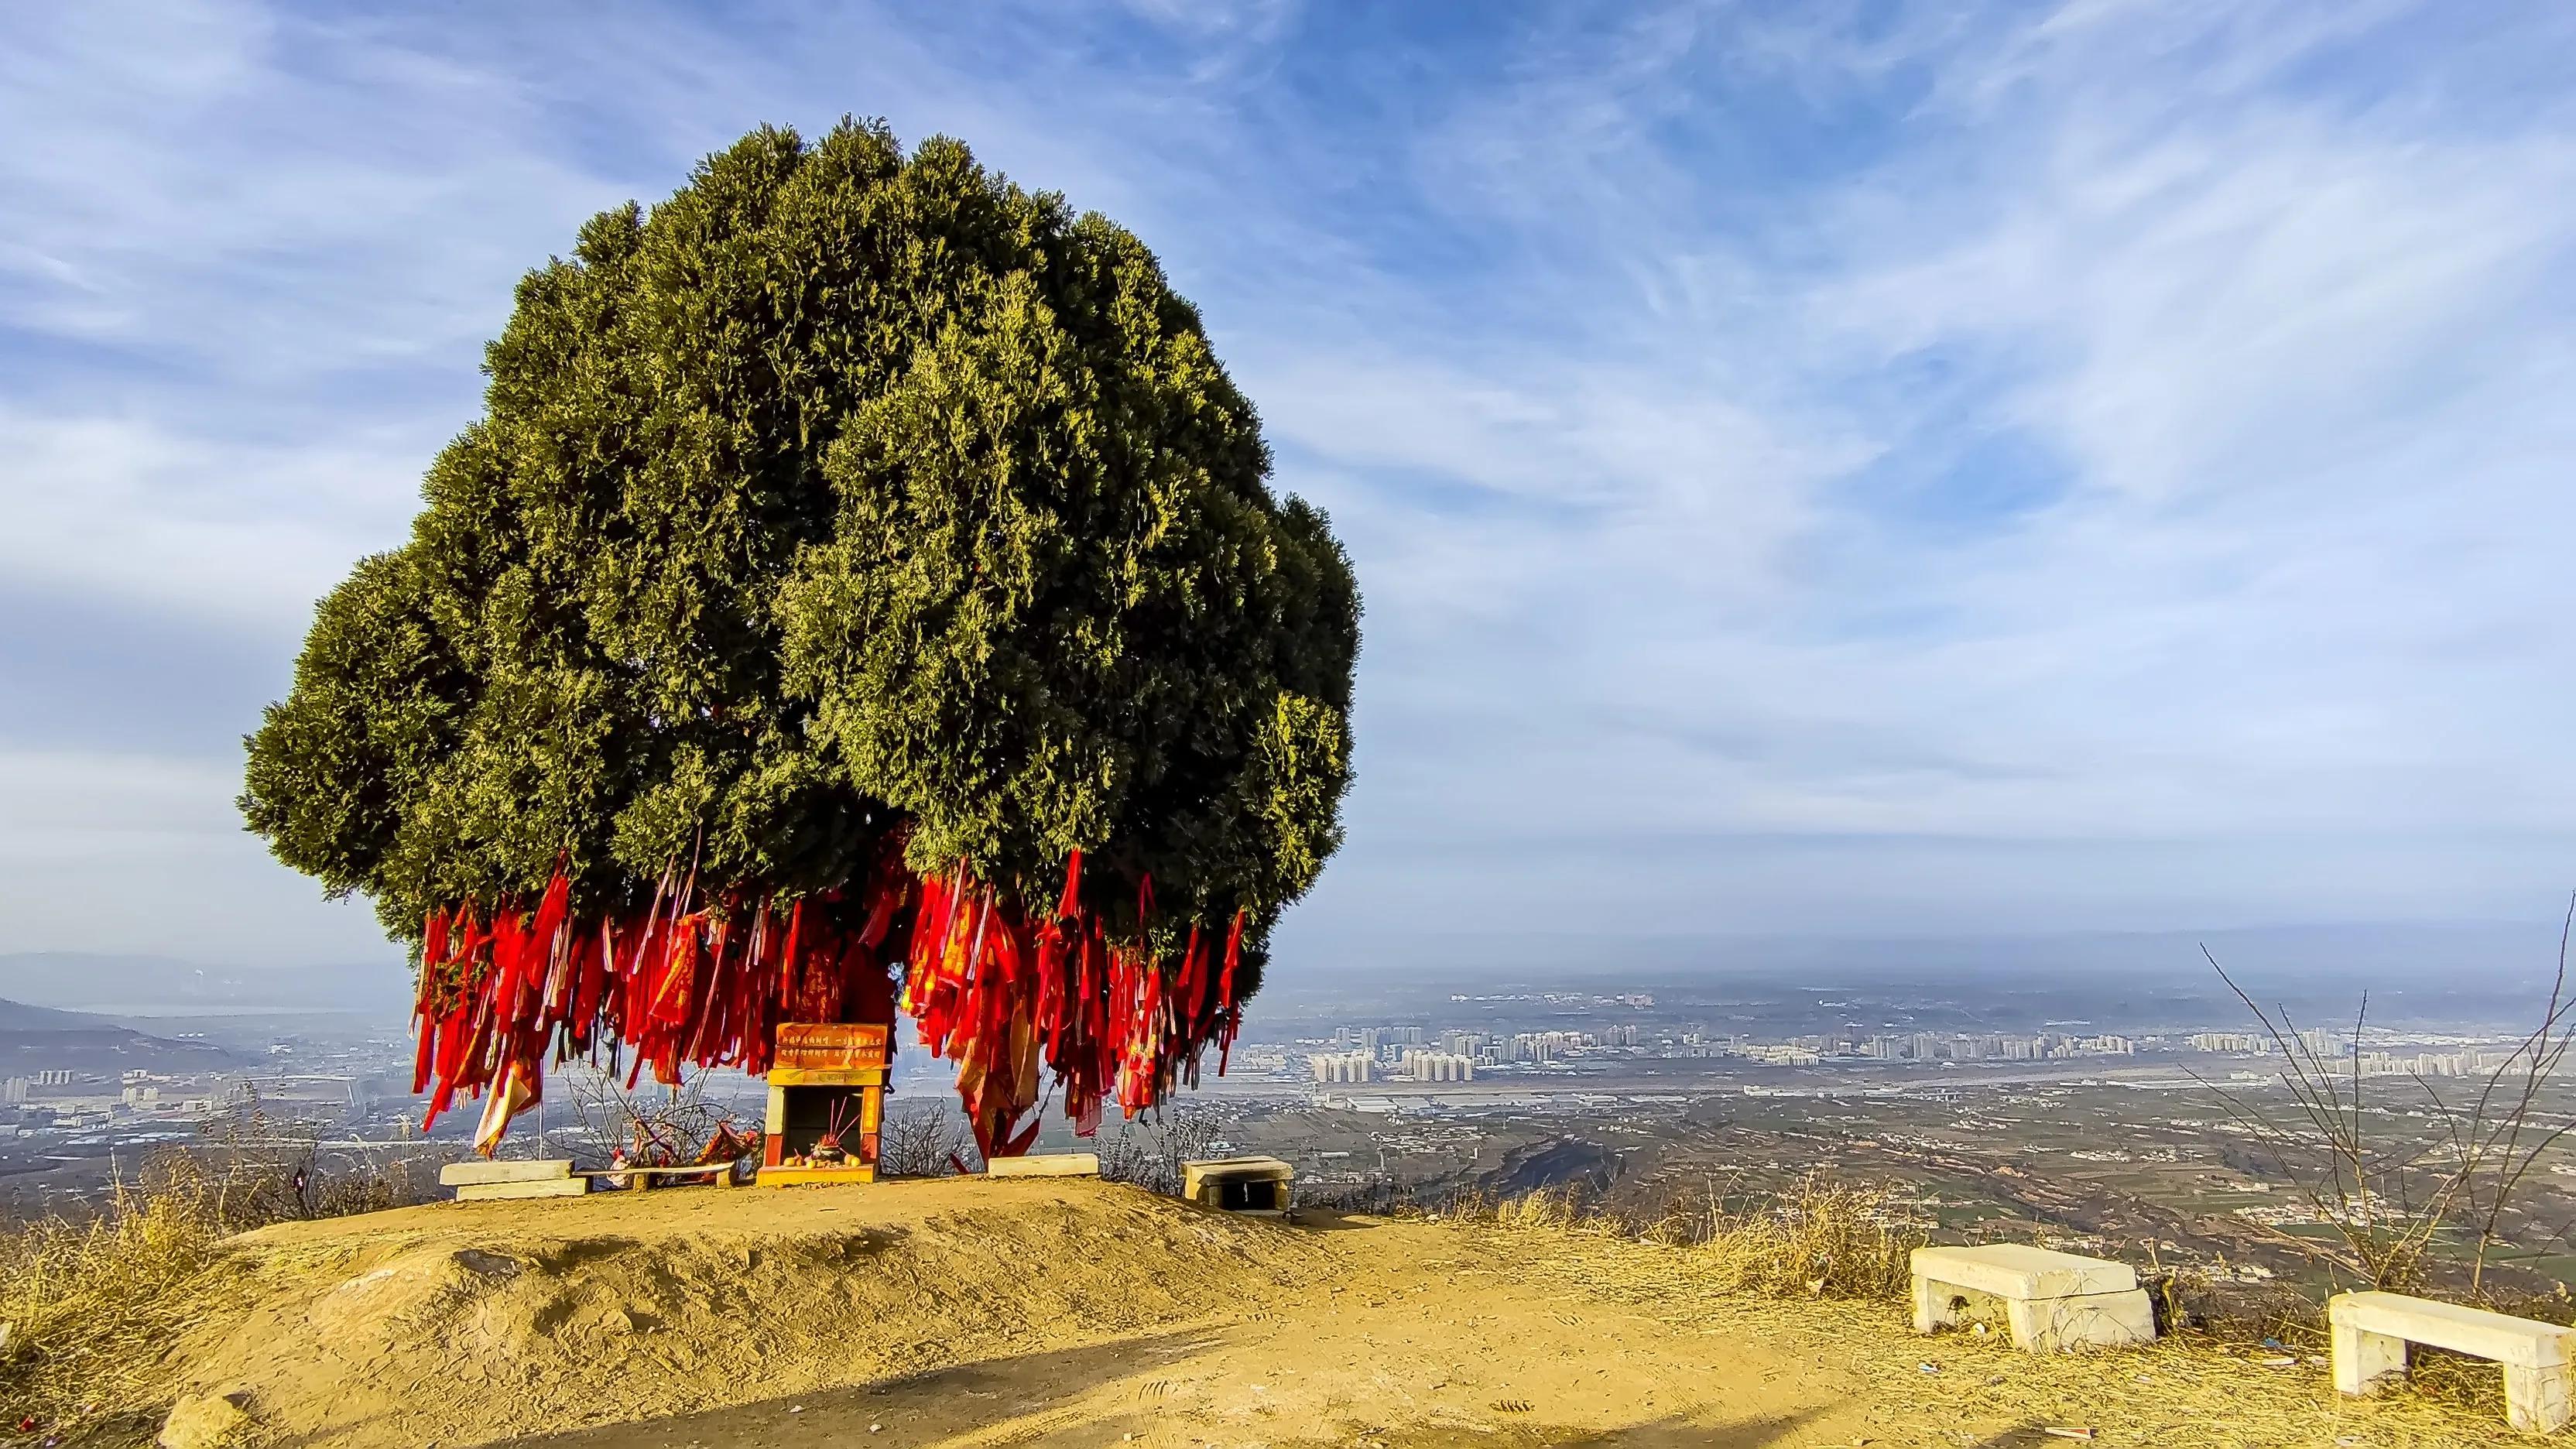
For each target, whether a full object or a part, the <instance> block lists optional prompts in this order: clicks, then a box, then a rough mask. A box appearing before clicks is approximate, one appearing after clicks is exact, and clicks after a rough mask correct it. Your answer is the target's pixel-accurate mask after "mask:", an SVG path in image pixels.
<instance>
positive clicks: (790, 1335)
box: [183, 1182, 1315, 1445]
mask: <svg viewBox="0 0 2576 1449" xmlns="http://www.w3.org/2000/svg"><path fill="white" fill-rule="evenodd" d="M236 1257H237V1260H238V1261H239V1262H240V1263H241V1264H242V1265H243V1267H244V1269H245V1271H246V1272H247V1274H248V1275H249V1279H250V1281H249V1283H248V1284H247V1285H246V1286H247V1287H248V1289H249V1291H248V1293H247V1295H246V1301H247V1303H248V1305H249V1306H248V1307H247V1309H246V1311H242V1312H240V1313H238V1314H237V1315H227V1321H226V1322H225V1323H223V1324H222V1325H220V1326H212V1327H210V1328H209V1329H207V1330H205V1331H203V1332H201V1333H200V1334H198V1335H197V1336H196V1338H195V1339H194V1340H193V1341H191V1342H190V1343H188V1344H187V1345H186V1346H185V1348H184V1350H183V1362H184V1364H185V1368H184V1376H185V1383H184V1385H183V1386H184V1387H185V1388H187V1389H189V1390H192V1391H199V1390H222V1391H233V1390H245V1389H246V1390H248V1391H249V1393H250V1396H251V1401H252V1402H253V1403H254V1404H255V1405H257V1406H258V1414H257V1419H258V1422H259V1425H260V1428H261V1431H262V1435H263V1437H271V1438H278V1439H285V1440H291V1441H294V1442H299V1443H311V1444H316V1445H326V1444H327V1445H337V1444H350V1445H357V1444H370V1445H372V1444H396V1443H400V1444H413V1445H416V1444H421V1443H426V1442H429V1441H432V1440H436V1441H438V1442H441V1443H447V1444H456V1443H469V1442H478V1441H483V1440H489V1439H498V1438H507V1437H510V1436H513V1435H523V1434H532V1433H539V1432H546V1431H554V1430H561V1429H564V1428H566V1427H568V1426H573V1425H579V1424H583V1423H592V1422H601V1421H623V1420H634V1419H652V1418H658V1417H662V1416H666V1415H671V1414H680V1413H688V1412H693V1411H699V1410H704V1409H708V1408H711V1407H716V1406H720V1405H730V1404H740V1403H745V1402H750V1401H753V1400H758V1399H765V1398H772V1397H776V1396H779V1395H792V1394H797V1393H804V1392H808V1391H811V1390H815V1389H820V1388H825V1387H829V1386H833V1385H840V1384H849V1383H854V1382H868V1381H874V1380H881V1379H886V1378H899V1377H902V1376H904V1375H907V1374H912V1373H917V1372H921V1371H925V1370H932V1369H940V1368H947V1367H951V1366H954V1365H956V1364H959V1363H964V1362H971V1361H974V1360H977V1359H980V1358H983V1357H986V1356H988V1355H990V1354H993V1353H996V1352H1001V1351H1005V1350H1016V1349H1020V1348H1023V1347H1025V1346H1026V1345H1028V1344H1030V1343H1032V1342H1038V1341H1048V1340H1055V1339H1066V1338H1072V1339H1081V1338H1096V1337H1101V1336H1109V1335H1117V1334H1121V1333H1126V1332H1132V1331H1134V1330H1137V1329H1139V1328H1143V1327H1147V1326H1163V1325H1168V1324H1171V1323H1173V1322H1176V1321H1186V1320H1187V1319H1189V1318H1191V1317H1193V1316H1196V1315H1199V1314H1202V1313H1205V1312H1207V1311H1210V1310H1212V1309H1215V1308H1218V1307H1222V1306H1225V1305H1228V1304H1232V1303H1240V1302H1243V1301H1246V1300H1250V1299H1254V1298H1258V1297H1261V1296H1263V1295H1265V1294H1269V1293H1274V1292H1278V1291H1280V1290H1282V1289H1286V1290H1290V1291H1293V1290H1294V1289H1295V1287H1296V1285H1297V1284H1298V1282H1299V1280H1300V1278H1301V1276H1302V1275H1303V1274H1304V1273H1306V1272H1311V1265H1312V1263H1313V1260H1314V1257H1315V1255H1314V1253H1313V1252H1312V1251H1311V1248H1306V1249H1305V1250H1302V1251H1301V1241H1300V1239H1299V1237H1298V1235H1296V1234H1293V1233H1290V1232H1287V1231H1284V1230H1282V1229H1280V1228H1278V1227H1275V1226H1272V1225H1269V1224H1266V1223H1252V1222H1246V1221H1241V1220H1236V1219H1228V1218H1220V1217H1215V1216H1213V1215H1210V1214H1206V1213H1201V1212H1196V1211H1193V1210H1190V1209H1186V1208H1184V1207H1182V1206H1181V1205H1179V1204H1177V1203H1173V1202H1170V1201H1167V1200H1164V1199H1160V1198H1156V1197H1153V1196H1150V1195H1148V1194H1145V1193H1140V1192H1132V1191H1127V1190H1123V1189H1115V1188H1102V1187H1100V1186H1098V1185H1096V1184H1087V1183H1084V1184H1061V1183H1060V1184H1045V1183H1015V1182H986V1183H978V1184H976V1185H975V1186H974V1188H973V1190H972V1191H971V1193H961V1192H960V1191H959V1190H958V1185H956V1184H938V1183H919V1184H888V1185H884V1186H881V1187H876V1188H862V1189H818V1190H807V1191H791V1192H783V1193H781V1192H758V1191H734V1192H724V1191H719V1190H713V1189H695V1190H690V1189H683V1190H677V1191H665V1192H657V1193H649V1194H642V1195H633V1194H615V1195H603V1196H598V1197H593V1198H590V1199H586V1200H582V1201H575V1202H567V1201H563V1200H560V1199H555V1200H537V1201H532V1202H508V1203H475V1204H445V1205H440V1206H435V1207H425V1208H412V1209H407V1210H404V1211H401V1212H392V1213H379V1214H374V1215H370V1216H366V1217H359V1218H344V1219H335V1220H331V1221H327V1222H318V1223H297V1224H290V1225H284V1226H279V1227H274V1228H268V1229H264V1230H262V1231H260V1232H256V1233H252V1234H248V1235H246V1236H244V1237H243V1238H241V1239H239V1240H238V1243H237V1253H236Z"/></svg>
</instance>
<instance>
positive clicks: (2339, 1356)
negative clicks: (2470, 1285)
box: [2326, 1293, 2576, 1434]
mask: <svg viewBox="0 0 2576 1449" xmlns="http://www.w3.org/2000/svg"><path fill="white" fill-rule="evenodd" d="M2326 1322H2327V1323H2329V1324H2330V1325H2332V1327H2333V1330H2334V1377H2335V1388H2336V1389H2337V1390H2338V1391H2340V1392H2342V1393H2347V1394H2366V1393H2368V1392H2370V1391H2371V1390H2372V1389H2373V1388H2375V1387H2377V1386H2378V1385H2380V1384H2383V1383H2386V1382H2388V1381H2389V1380H2392V1379H2402V1378H2404V1377H2405V1376H2406V1345H2408V1344H2410V1343H2420V1344H2424V1345H2427V1346H2428V1347H2432V1348H2447V1349H2449V1350H2450V1351H2451V1352H2453V1353H2465V1354H2467V1355H2469V1356H2470V1357H2472V1358H2483V1359H2492V1360H2494V1361H2495V1362H2497V1363H2500V1364H2502V1365H2504V1419H2505V1422H2506V1423H2508V1424H2510V1425H2512V1426H2513V1427H2514V1428H2517V1429H2525V1430H2529V1431H2530V1432H2532V1433H2535V1434H2546V1433H2549V1432H2551V1431H2553V1430H2557V1429H2563V1428H2565V1427H2566V1426H2567V1423H2568V1420H2569V1417H2570V1410H2569V1405H2568V1397H2567V1393H2568V1381H2569V1377H2570V1368H2569V1364H2570V1361H2571V1360H2576V1328H2561V1327H2559V1326H2558V1325H2557V1324H2554V1323H2537V1322H2534V1321H2533V1320H2531V1319H2528V1318H2516V1317H2513V1316H2512V1315H2511V1314H2506V1313H2489V1312H2487V1311H2486V1310H2485V1309H2483V1308H2464V1307H2462V1306H2460V1305H2459V1304H2457V1303H2436V1302H2434V1301H2433V1300H2431V1299H2429V1298H2410V1297H2408V1296H2407V1295H2406V1294H2403V1293H2338V1294H2336V1295H2335V1296H2334V1298H2333V1300H2332V1301H2330V1302H2328V1303H2327V1304H2326Z"/></svg>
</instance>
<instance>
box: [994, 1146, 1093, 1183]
mask: <svg viewBox="0 0 2576 1449" xmlns="http://www.w3.org/2000/svg"><path fill="white" fill-rule="evenodd" d="M984 1175H985V1176H987V1177H1098V1176H1099V1175H1100V1154H1099V1153H1097V1152H1032V1153H1030V1154H1028V1155H1027V1156H1025V1157H996V1158H994V1159H992V1160H991V1161H989V1162H987V1163H985V1164H984Z"/></svg>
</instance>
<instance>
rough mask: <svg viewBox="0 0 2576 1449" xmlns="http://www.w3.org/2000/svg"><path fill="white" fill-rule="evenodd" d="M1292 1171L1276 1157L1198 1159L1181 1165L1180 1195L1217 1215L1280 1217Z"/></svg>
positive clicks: (1286, 1202)
mask: <svg viewBox="0 0 2576 1449" xmlns="http://www.w3.org/2000/svg"><path fill="white" fill-rule="evenodd" d="M1293 1175H1294V1174H1293V1170H1292V1169H1291V1168H1290V1167H1289V1166H1288V1164H1287V1163H1284V1162H1282V1161H1280V1160H1279V1159H1278V1158H1276V1157H1202V1158H1199V1159H1196V1160H1195V1161H1190V1162H1184V1163H1182V1164H1181V1196H1182V1197H1183V1198H1185V1199H1187V1200H1188V1201H1191V1202H1194V1203H1197V1204H1198V1205H1199V1206H1201V1207H1212V1208H1215V1209H1217V1210H1218V1211H1220V1212H1229V1213H1250V1214H1252V1215H1254V1216H1258V1217H1274V1218H1275V1217H1280V1216H1283V1215H1285V1214H1286V1213H1287V1211H1288V1192H1289V1187H1288V1184H1289V1180H1290V1178H1291V1177H1292V1176H1293Z"/></svg>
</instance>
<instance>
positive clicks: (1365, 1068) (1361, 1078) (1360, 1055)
mask: <svg viewBox="0 0 2576 1449" xmlns="http://www.w3.org/2000/svg"><path fill="white" fill-rule="evenodd" d="M1306 1064H1307V1066H1308V1067H1310V1068H1311V1069H1312V1070H1313V1071H1314V1073H1315V1080H1316V1081H1318V1082H1325V1083H1336V1082H1365V1081H1367V1080H1369V1078H1370V1077H1371V1075H1372V1074H1373V1073H1374V1071H1375V1069H1376V1066H1377V1059H1376V1058H1375V1057H1373V1056H1371V1055H1370V1054H1369V1053H1367V1052H1364V1051H1358V1052H1317V1053H1315V1054H1314V1055H1313V1056H1310V1057H1308V1058H1306Z"/></svg>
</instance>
